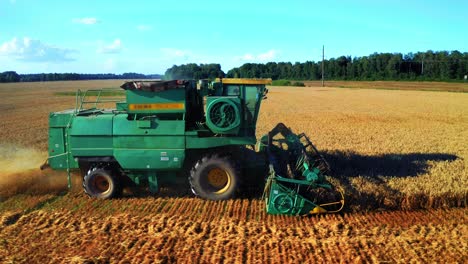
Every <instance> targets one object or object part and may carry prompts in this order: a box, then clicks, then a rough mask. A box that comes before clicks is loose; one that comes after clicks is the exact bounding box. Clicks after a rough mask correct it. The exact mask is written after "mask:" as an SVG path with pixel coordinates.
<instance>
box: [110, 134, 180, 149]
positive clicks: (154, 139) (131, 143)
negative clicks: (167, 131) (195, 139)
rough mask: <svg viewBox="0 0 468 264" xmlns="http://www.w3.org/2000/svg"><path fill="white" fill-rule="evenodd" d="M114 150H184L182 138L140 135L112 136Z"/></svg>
mask: <svg viewBox="0 0 468 264" xmlns="http://www.w3.org/2000/svg"><path fill="white" fill-rule="evenodd" d="M113 140H114V144H113V145H114V147H115V148H128V149H170V148H175V149H178V148H184V147H185V137H184V136H158V135H141V136H114V139H113Z"/></svg>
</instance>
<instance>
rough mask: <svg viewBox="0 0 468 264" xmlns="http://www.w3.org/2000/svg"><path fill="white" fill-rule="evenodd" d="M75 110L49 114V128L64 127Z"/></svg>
mask: <svg viewBox="0 0 468 264" xmlns="http://www.w3.org/2000/svg"><path fill="white" fill-rule="evenodd" d="M74 111H75V110H66V111H62V112H55V113H50V115H49V127H66V126H67V125H68V123H69V122H70V120H71V118H72V116H73V113H74Z"/></svg>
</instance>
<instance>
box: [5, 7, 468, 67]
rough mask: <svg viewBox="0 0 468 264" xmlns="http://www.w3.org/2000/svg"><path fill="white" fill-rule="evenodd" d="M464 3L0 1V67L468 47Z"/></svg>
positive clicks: (228, 62)
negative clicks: (323, 50)
mask: <svg viewBox="0 0 468 264" xmlns="http://www.w3.org/2000/svg"><path fill="white" fill-rule="evenodd" d="M467 14H468V1H464V0H463V1H462V0H460V1H453V0H445V1H440V0H439V1H433V0H426V1H420V0H414V1H411V0H406V1H400V0H394V1H386V0H382V1H378V0H372V1H371V0H349V1H338V0H327V1H313V0H309V1H294V0H291V1H276V0H270V1H253V0H250V1H244V0H238V1H203V0H200V1H183V0H178V1H177V0H172V1H156V0H153V1H150V0H148V1H146V0H133V1H115V0H114V1H104V0H101V1H97V0H95V1H91V0H80V1H75V0H68V1H67V0H40V1H39V0H0V72H2V71H7V70H14V71H17V72H18V73H40V72H78V73H108V72H111V73H123V72H140V73H146V74H149V73H164V72H165V70H166V69H167V68H170V67H171V66H172V65H180V64H185V63H198V64H199V63H220V64H221V66H222V69H223V70H224V71H225V72H227V71H228V70H230V69H231V68H233V67H238V66H241V65H242V64H244V63H247V62H255V63H257V62H259V63H266V62H269V61H275V62H279V61H290V62H292V63H294V62H296V61H299V62H304V61H307V60H309V61H319V60H321V53H322V45H325V56H326V58H333V57H338V56H341V55H349V56H353V57H354V56H365V55H369V54H372V53H374V52H379V53H380V52H391V53H395V52H401V53H408V52H417V51H426V50H434V51H438V50H448V51H451V50H459V51H461V52H466V51H468V33H467V32H468V15H467Z"/></svg>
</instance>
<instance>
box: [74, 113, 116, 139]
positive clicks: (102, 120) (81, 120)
mask: <svg viewBox="0 0 468 264" xmlns="http://www.w3.org/2000/svg"><path fill="white" fill-rule="evenodd" d="M113 118H114V115H113V114H101V115H91V116H77V117H75V118H74V119H73V122H72V125H71V128H70V135H72V136H86V135H106V136H112V119H113Z"/></svg>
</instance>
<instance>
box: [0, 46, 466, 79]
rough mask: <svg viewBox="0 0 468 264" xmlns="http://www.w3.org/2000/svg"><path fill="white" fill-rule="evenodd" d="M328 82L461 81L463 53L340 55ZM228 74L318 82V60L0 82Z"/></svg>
mask: <svg viewBox="0 0 468 264" xmlns="http://www.w3.org/2000/svg"><path fill="white" fill-rule="evenodd" d="M323 68H324V73H325V74H324V75H325V79H327V80H370V81H374V80H421V81H423V80H425V81H454V80H463V79H464V78H465V76H466V75H468V52H464V53H461V52H459V51H452V52H448V51H437V52H434V51H430V50H429V51H426V52H418V53H408V54H401V53H374V54H371V55H369V56H363V57H354V58H351V56H341V57H338V58H331V59H328V60H324V62H323ZM217 77H230V78H272V79H273V80H281V79H287V80H320V79H321V78H322V62H321V61H318V62H314V61H306V62H303V63H300V62H296V63H294V64H292V63H291V62H278V63H277V62H268V63H266V64H262V63H245V64H244V65H242V66H240V67H237V68H233V69H231V70H229V71H228V72H227V74H225V73H224V71H222V70H221V65H220V64H216V63H211V64H200V65H198V64H196V63H189V64H184V65H179V66H178V65H173V66H172V67H171V68H169V69H167V70H166V72H165V73H164V75H159V74H152V75H144V74H139V73H124V74H112V73H108V74H79V73H39V74H17V73H16V72H14V71H7V72H3V73H0V82H34V81H65V80H106V79H159V78H164V79H214V78H217Z"/></svg>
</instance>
